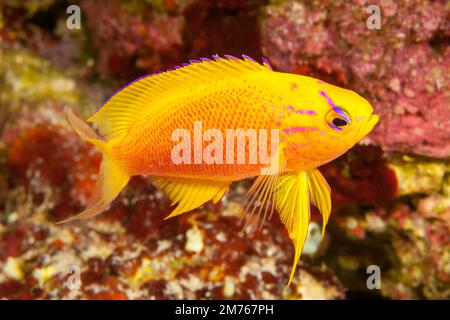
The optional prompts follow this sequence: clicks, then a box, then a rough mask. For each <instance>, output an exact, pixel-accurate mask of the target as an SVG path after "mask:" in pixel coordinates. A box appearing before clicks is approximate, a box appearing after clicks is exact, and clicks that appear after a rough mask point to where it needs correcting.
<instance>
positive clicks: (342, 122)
mask: <svg viewBox="0 0 450 320" xmlns="http://www.w3.org/2000/svg"><path fill="white" fill-rule="evenodd" d="M332 123H333V124H334V125H335V126H336V127H343V126H346V125H347V121H345V120H344V119H342V118H337V117H336V118H334V119H333V121H332Z"/></svg>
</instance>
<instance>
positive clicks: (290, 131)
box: [283, 127, 306, 134]
mask: <svg viewBox="0 0 450 320" xmlns="http://www.w3.org/2000/svg"><path fill="white" fill-rule="evenodd" d="M305 131H306V128H305V127H294V128H290V129H283V132H284V133H287V134H291V133H295V132H305Z"/></svg>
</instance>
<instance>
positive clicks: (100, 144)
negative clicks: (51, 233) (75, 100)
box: [58, 109, 130, 223]
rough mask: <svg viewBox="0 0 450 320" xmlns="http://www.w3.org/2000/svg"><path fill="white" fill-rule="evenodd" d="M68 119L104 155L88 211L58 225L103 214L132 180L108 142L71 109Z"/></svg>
mask: <svg viewBox="0 0 450 320" xmlns="http://www.w3.org/2000/svg"><path fill="white" fill-rule="evenodd" d="M66 117H67V121H68V122H69V124H70V125H71V126H72V128H73V129H74V130H75V131H76V132H77V133H78V135H79V136H80V137H81V138H82V139H84V140H86V141H88V142H90V143H92V144H93V145H94V146H96V147H97V148H98V149H99V150H100V152H101V153H102V155H103V160H102V163H101V165H100V173H99V176H98V179H97V184H96V185H95V189H94V192H93V194H92V196H91V198H90V199H89V201H88V205H87V208H86V210H84V211H83V212H81V213H79V214H77V215H76V216H74V217H71V218H68V219H66V220H63V221H60V222H58V223H63V222H69V221H72V220H77V219H88V218H91V217H94V216H96V215H98V214H100V213H102V212H103V211H104V210H106V209H107V208H108V206H109V205H110V204H111V202H112V201H113V200H114V199H115V198H116V197H117V195H118V194H119V193H120V191H121V190H122V189H123V187H125V186H126V184H127V183H128V180H129V179H130V176H129V175H128V174H127V173H126V172H125V171H124V170H123V169H122V168H121V167H120V165H119V163H118V162H117V160H116V159H115V158H114V155H113V154H112V152H111V149H110V146H109V145H108V143H107V142H105V141H103V140H100V139H99V137H98V136H97V134H96V132H95V131H94V130H92V128H91V127H89V126H88V125H87V124H86V123H85V122H84V121H83V120H81V119H80V118H78V117H77V116H76V115H75V114H74V112H73V111H72V110H71V109H68V110H67V111H66Z"/></svg>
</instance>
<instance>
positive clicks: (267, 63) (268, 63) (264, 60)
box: [262, 57, 273, 70]
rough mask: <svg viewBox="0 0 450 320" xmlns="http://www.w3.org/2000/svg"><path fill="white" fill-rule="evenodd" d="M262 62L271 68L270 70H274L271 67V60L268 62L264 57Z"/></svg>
mask: <svg viewBox="0 0 450 320" xmlns="http://www.w3.org/2000/svg"><path fill="white" fill-rule="evenodd" d="M262 61H263V62H264V63H265V64H266V65H267V66H268V67H269V69H270V70H273V69H272V66H271V65H270V62H269V60H267V59H266V58H264V57H263V58H262Z"/></svg>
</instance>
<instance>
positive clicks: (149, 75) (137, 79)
mask: <svg viewBox="0 0 450 320" xmlns="http://www.w3.org/2000/svg"><path fill="white" fill-rule="evenodd" d="M159 73H161V72H157V73H152V74H146V75H143V76H140V77H139V78H136V79H134V80H133V81H131V82H130V83H128V84H126V85H124V86H123V87H121V88H120V89H118V90H116V91H115V92H114V93H113V94H112V95H111V96H110V97H109V98H108V99H106V100H105V101H104V102H103V103H102V104H101V105H100V107H98V109H97V111H98V110H100V109H101V108H102V107H103V106H104V105H105V104H106V103H107V102H108V101H109V100H111V99H112V98H113V97H114V96H115V95H116V94H118V93H119V92H120V91H122V90H123V89H125V88H127V87H129V86H131V85H132V84H133V83H135V82H137V81H139V80H142V79H144V78H147V77H151V76H154V75H157V74H159Z"/></svg>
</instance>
